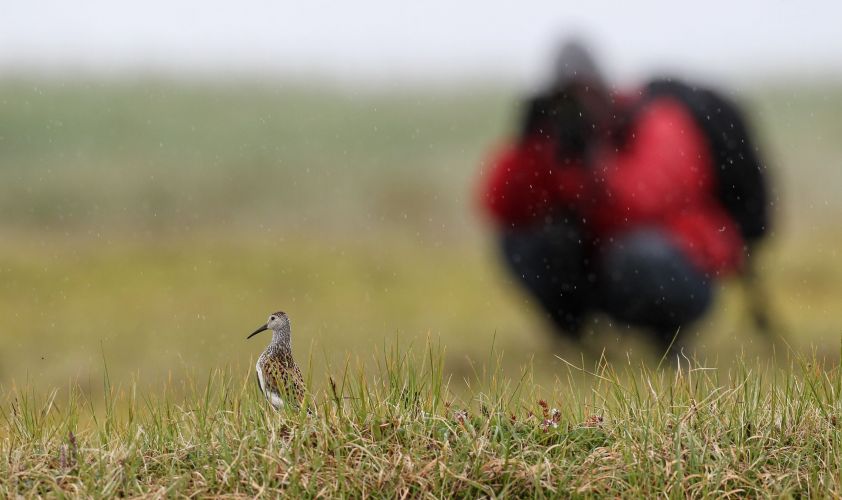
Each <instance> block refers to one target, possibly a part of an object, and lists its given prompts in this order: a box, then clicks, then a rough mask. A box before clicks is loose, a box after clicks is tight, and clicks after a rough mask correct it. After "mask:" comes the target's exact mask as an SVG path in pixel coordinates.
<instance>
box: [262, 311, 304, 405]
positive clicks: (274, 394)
mask: <svg viewBox="0 0 842 500" xmlns="http://www.w3.org/2000/svg"><path fill="white" fill-rule="evenodd" d="M262 329H267V330H272V340H271V342H269V345H268V346H267V347H266V350H265V351H263V353H262V354H261V355H260V357H259V358H258V359H257V364H256V365H255V371H256V372H257V384H258V386H259V387H260V392H262V393H263V395H264V396H266V400H267V401H269V404H271V405H272V407H273V408H275V409H276V410H278V409H280V408H282V407H283V406H284V405H285V404H291V405H293V406H294V407H299V406H300V405H301V402H302V400H303V399H304V378H303V377H302V376H301V370H300V369H299V368H298V365H296V364H295V360H294V359H293V357H292V346H291V343H290V323H289V317H287V315H286V313H284V312H282V311H278V312H276V313H272V314H271V315H270V316H269V321H267V323H266V325H264V326H263V327H261V328H260V329H258V330H257V331H256V332H255V333H253V334H252V335H255V334H257V333H259V332H260V331H262Z"/></svg>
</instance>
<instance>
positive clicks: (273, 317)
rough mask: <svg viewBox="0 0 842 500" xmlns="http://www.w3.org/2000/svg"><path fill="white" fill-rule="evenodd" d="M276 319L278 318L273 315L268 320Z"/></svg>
mask: <svg viewBox="0 0 842 500" xmlns="http://www.w3.org/2000/svg"><path fill="white" fill-rule="evenodd" d="M276 319H278V318H276V317H275V316H272V317H270V318H269V321H275V320H276Z"/></svg>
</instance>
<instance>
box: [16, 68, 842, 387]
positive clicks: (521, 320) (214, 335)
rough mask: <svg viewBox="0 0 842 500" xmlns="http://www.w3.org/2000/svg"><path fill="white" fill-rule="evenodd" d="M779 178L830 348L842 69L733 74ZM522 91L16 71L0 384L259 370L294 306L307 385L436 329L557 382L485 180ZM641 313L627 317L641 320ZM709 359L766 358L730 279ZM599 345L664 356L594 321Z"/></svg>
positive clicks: (785, 223)
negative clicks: (275, 323)
mask: <svg viewBox="0 0 842 500" xmlns="http://www.w3.org/2000/svg"><path fill="white" fill-rule="evenodd" d="M739 95H740V96H742V97H743V98H744V99H745V101H746V104H747V105H748V109H749V110H750V112H751V115H752V117H753V119H754V122H755V124H756V125H757V129H758V133H759V135H760V137H761V139H762V143H763V144H764V145H765V146H766V149H767V152H766V157H767V159H768V160H769V162H770V163H771V164H772V166H773V168H774V169H775V179H776V181H777V182H776V183H777V186H778V189H779V192H780V197H779V199H778V200H777V202H776V210H777V214H778V216H779V220H778V223H777V224H776V227H775V235H774V237H773V239H772V240H771V241H769V243H768V244H767V245H766V247H764V248H763V249H762V251H761V255H760V258H761V262H760V268H761V273H760V274H761V276H762V277H763V279H764V280H765V281H766V282H767V284H768V286H769V293H770V300H769V303H770V304H769V305H770V307H771V310H772V311H773V312H774V315H775V319H776V324H777V325H778V326H779V329H780V331H781V332H782V333H785V334H786V335H787V339H788V342H789V344H790V345H791V347H792V348H793V349H796V350H799V351H801V350H808V349H811V348H815V349H817V350H818V351H819V353H820V354H822V355H825V354H826V355H827V356H831V357H838V351H839V349H838V348H839V342H840V333H842V255H841V253H842V225H840V223H839V221H840V219H842V200H840V195H839V192H840V188H842V168H840V167H842V142H840V141H839V139H838V138H839V137H842V120H840V119H839V117H840V116H842V86H834V85H826V86H809V87H808V86H795V85H791V86H787V87H776V88H772V87H763V88H761V87H757V88H743V89H740V92H739ZM516 98H517V93H516V92H515V90H514V89H507V88H491V87H489V88H481V87H471V86H456V87H437V88H433V89H422V88H401V89H386V88H383V89H365V90H360V89H349V88H340V87H335V86H330V85H326V84H321V85H320V84H310V83H307V82H298V83H283V82H262V83H254V84H242V83H237V84H235V83H231V84H225V85H223V84H210V83H185V82H173V81H164V80H141V81H135V82H131V81H114V80H109V81H85V80H70V81H66V82H59V81H56V80H37V81H36V80H14V79H7V80H3V81H0V241H2V244H0V339H2V344H0V345H2V349H0V387H7V388H8V387H12V386H20V385H28V386H34V387H39V388H50V387H55V386H58V387H62V386H66V385H67V384H68V382H69V381H77V382H78V383H79V384H81V386H82V387H83V388H84V387H90V388H91V389H92V390H93V387H99V386H100V384H101V378H102V375H103V372H104V369H105V367H106V366H107V368H108V371H109V377H110V378H111V381H112V384H115V385H116V384H127V383H129V382H130V381H132V380H136V381H138V382H139V383H140V384H141V385H155V384H158V383H161V382H164V381H166V380H168V379H171V378H176V377H179V376H180V375H179V374H181V373H185V372H188V373H195V374H199V375H202V374H205V373H209V372H210V371H211V370H213V369H215V368H220V367H232V368H233V369H234V370H235V371H236V370H242V371H243V372H244V373H245V372H247V371H248V370H251V366H252V363H253V361H254V359H255V358H256V356H257V354H258V353H259V352H260V351H261V350H262V349H263V347H264V345H265V343H266V342H267V341H268V338H260V337H258V338H256V339H252V340H251V341H249V342H246V341H245V337H246V335H247V334H248V333H250V332H251V331H252V330H253V329H254V327H256V326H258V325H259V324H261V323H263V322H264V321H265V317H266V315H267V314H268V313H269V312H271V311H274V310H277V309H279V308H281V309H284V310H285V311H287V312H288V313H289V314H290V316H291V318H292V323H293V345H294V350H295V353H296V356H297V358H298V359H299V362H300V364H302V365H304V366H305V367H306V366H309V367H310V368H309V371H310V376H311V379H312V383H313V384H314V385H317V386H323V384H324V383H325V381H326V375H327V374H328V373H335V372H341V371H342V370H343V366H344V364H345V362H346V360H350V361H351V363H352V364H353V366H357V365H358V364H359V365H360V366H362V367H363V369H364V368H365V366H366V365H367V363H371V362H373V361H372V360H373V355H374V354H375V353H376V352H378V351H381V350H382V349H384V346H391V345H394V344H396V343H399V344H401V345H403V346H409V345H418V346H419V347H422V346H423V345H424V344H425V343H426V342H427V341H428V339H429V340H430V341H432V342H433V343H437V344H440V345H441V346H442V348H443V349H444V352H445V374H446V375H449V376H452V377H453V382H452V384H451V385H452V386H453V387H454V388H457V389H458V387H459V385H460V384H461V380H462V379H463V378H469V377H470V375H471V373H472V372H473V371H474V370H475V369H478V368H477V366H478V363H479V364H481V363H484V362H485V361H487V360H488V359H489V356H490V353H491V350H492V346H493V348H494V351H495V352H497V353H500V356H502V365H501V366H502V367H503V370H504V371H506V372H507V373H506V374H507V375H511V376H515V377H516V376H517V374H518V373H520V371H519V370H520V368H521V367H522V366H523V365H524V364H532V365H533V366H534V368H535V374H536V380H537V381H538V382H539V383H541V384H551V383H552V381H553V380H554V378H555V377H556V376H562V374H563V373H566V370H565V365H564V364H563V363H562V362H561V361H559V360H558V359H557V358H556V355H558V356H562V357H565V358H568V359H573V360H576V359H579V358H580V356H581V354H580V353H579V351H578V350H576V349H574V348H573V346H571V345H570V344H567V343H564V342H559V341H557V339H555V338H554V337H553V336H552V335H551V332H550V331H549V330H548V328H547V326H546V324H545V323H544V322H543V321H542V319H541V318H540V317H539V316H538V315H537V314H535V313H536V311H535V309H533V307H532V305H531V304H529V302H528V300H527V298H526V297H525V296H524V295H523V294H521V293H520V290H518V289H517V288H515V287H514V286H513V285H512V284H511V282H510V280H509V278H508V276H506V275H505V273H503V272H502V270H501V269H500V268H499V266H498V262H497V259H496V257H497V256H496V249H495V247H494V245H493V237H492V234H491V233H490V232H489V230H488V229H489V228H488V227H487V226H486V225H485V223H484V221H483V219H482V217H481V214H479V213H478V210H477V208H476V200H475V184H476V181H477V178H478V175H479V174H480V171H481V169H482V165H483V160H484V159H485V158H487V156H488V154H489V152H490V150H491V148H493V146H494V145H495V144H499V143H500V142H501V141H502V140H503V139H504V137H505V134H506V133H507V132H508V131H509V130H510V122H511V121H513V119H514V118H515V112H516V108H515V105H514V104H515V100H516ZM627 333H629V334H630V335H626V334H627ZM693 334H694V335H695V336H696V337H697V339H696V348H697V349H696V353H697V355H698V356H699V357H700V358H701V359H704V360H708V361H709V362H710V363H717V362H726V361H728V360H732V359H733V358H735V357H740V356H748V355H751V356H754V355H761V356H765V355H769V349H768V348H767V346H766V344H765V343H764V342H763V341H762V338H761V337H759V336H758V335H756V334H755V332H753V331H752V325H751V322H750V321H749V320H748V318H747V316H746V314H745V309H744V307H743V304H742V295H741V293H740V290H739V287H737V286H735V285H734V284H733V283H726V284H725V285H724V286H723V288H722V290H721V293H720V294H719V297H718V300H717V304H716V306H715V308H714V311H713V313H712V314H711V315H710V316H709V317H707V318H705V320H704V321H703V322H702V324H701V325H699V327H698V328H697V329H696V330H695V331H694V333H693ZM591 337H592V338H591V339H590V344H591V347H593V348H594V350H596V351H599V350H600V349H601V348H602V347H605V349H606V351H607V352H608V353H609V355H610V356H611V357H613V358H614V359H619V360H622V361H625V360H626V359H630V360H632V359H644V360H656V359H657V355H656V353H652V352H650V350H649V349H648V347H647V345H646V341H645V338H644V337H641V336H639V335H635V334H634V332H625V331H624V330H623V329H621V328H619V327H615V326H613V325H611V324H610V323H609V322H608V320H607V319H605V318H596V321H595V322H594V324H593V326H592V334H591Z"/></svg>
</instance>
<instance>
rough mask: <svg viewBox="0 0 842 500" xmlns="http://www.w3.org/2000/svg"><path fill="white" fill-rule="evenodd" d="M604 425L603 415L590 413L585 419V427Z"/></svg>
mask: <svg viewBox="0 0 842 500" xmlns="http://www.w3.org/2000/svg"><path fill="white" fill-rule="evenodd" d="M601 426H602V417H601V416H599V415H589V416H588V418H586V419H585V427H601Z"/></svg>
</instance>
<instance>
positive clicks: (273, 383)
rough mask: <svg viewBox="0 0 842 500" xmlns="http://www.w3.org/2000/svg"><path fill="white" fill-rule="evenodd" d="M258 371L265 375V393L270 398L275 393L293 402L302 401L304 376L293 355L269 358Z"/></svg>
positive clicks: (278, 396) (280, 397) (279, 398)
mask: <svg viewBox="0 0 842 500" xmlns="http://www.w3.org/2000/svg"><path fill="white" fill-rule="evenodd" d="M260 368H262V370H261V369H260ZM258 371H259V372H260V373H262V375H263V387H264V389H263V393H264V394H266V397H267V398H270V400H271V399H272V396H273V395H274V396H276V397H277V398H278V400H281V399H283V398H285V399H287V400H289V401H290V402H291V403H292V402H295V403H300V402H301V400H302V399H303V398H304V378H303V377H302V376H301V370H299V369H298V366H297V365H296V364H295V361H293V360H292V357H291V356H280V357H271V358H267V359H266V361H265V362H264V363H263V364H262V365H261V366H260V367H259V369H258ZM260 373H258V376H259V375H260ZM272 404H273V405H275V403H274V402H272ZM281 404H282V403H281ZM275 406H277V405H275Z"/></svg>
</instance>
